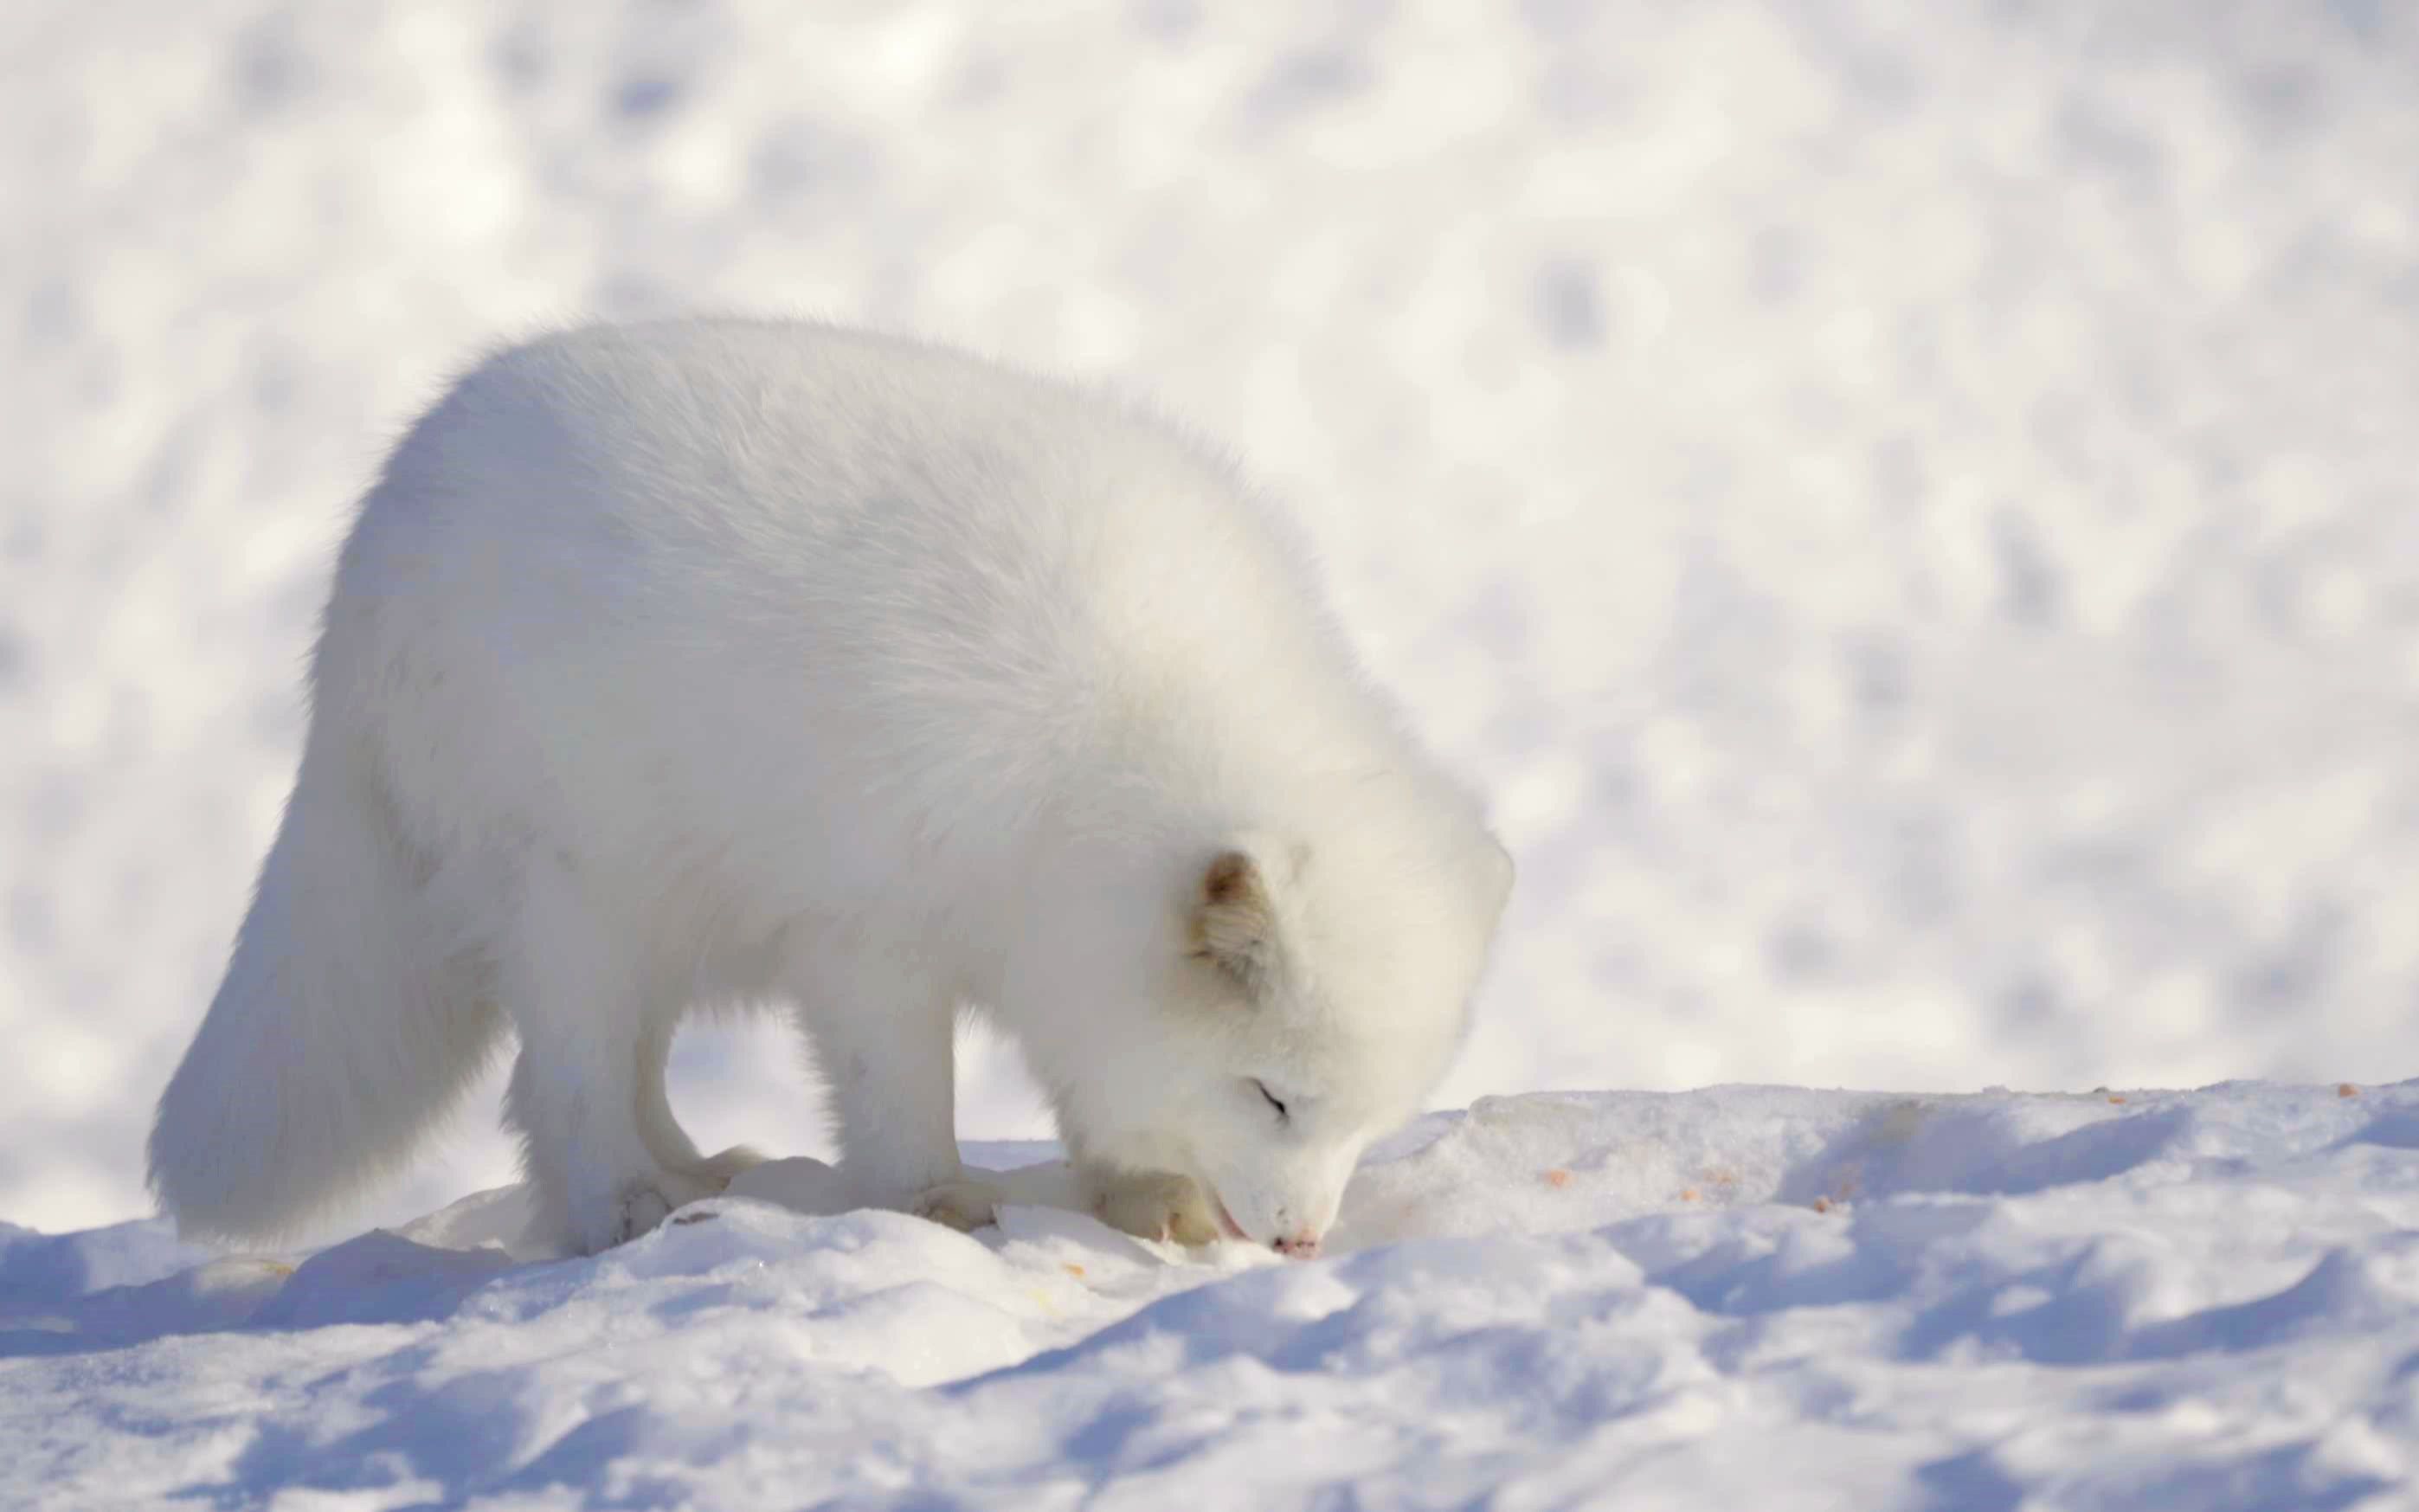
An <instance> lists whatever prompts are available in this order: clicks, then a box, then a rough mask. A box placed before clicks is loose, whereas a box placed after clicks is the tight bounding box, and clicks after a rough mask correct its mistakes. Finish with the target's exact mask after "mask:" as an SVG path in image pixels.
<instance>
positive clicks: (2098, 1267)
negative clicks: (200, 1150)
mask: <svg viewBox="0 0 2419 1512" xmlns="http://www.w3.org/2000/svg"><path fill="white" fill-rule="evenodd" d="M967 1153H968V1158H969V1159H970V1160H972V1161H975V1162H977V1163H978V1164H987V1165H992V1166H994V1168H1001V1169H1006V1168H1011V1167H1013V1168H1015V1169H1016V1171H1017V1174H1015V1175H1013V1176H1011V1177H1010V1178H1009V1180H1010V1181H1011V1184H1012V1186H1013V1187H1014V1189H1015V1190H1017V1191H1018V1192H1019V1193H1020V1195H1022V1196H1046V1195H1047V1194H1048V1192H1049V1191H1050V1189H1051V1186H1052V1180H1053V1177H1054V1176H1055V1167H1054V1166H1053V1165H1050V1164H1049V1163H1050V1161H1051V1160H1052V1157H1053V1153H1054V1152H1053V1151H1052V1150H1051V1149H1050V1148H1049V1147H1047V1146H1040V1145H1019V1146H1007V1145H994V1146H974V1147H970V1148H969V1149H968V1152H967ZM825 1169H826V1168H824V1167H821V1166H819V1165H817V1164H816V1163H814V1162H809V1161H797V1162H781V1163H778V1164H776V1165H768V1166H765V1167H763V1168H762V1169H760V1170H759V1171H758V1172H755V1173H751V1174H750V1175H749V1176H748V1177H747V1178H744V1179H743V1180H742V1183H741V1185H742V1188H743V1189H744V1190H746V1191H747V1192H748V1193H750V1194H751V1195H747V1196H725V1197H722V1198H716V1199H713V1200H711V1201H708V1202H704V1203H701V1204H697V1205H694V1206H692V1207H690V1208H688V1209H686V1210H684V1211H681V1212H680V1213H678V1214H676V1215H675V1216H674V1218H673V1220H672V1221H671V1222H670V1223H669V1224H667V1225H666V1226H665V1227H662V1228H660V1229H658V1230H656V1231H655V1233H653V1234H651V1235H648V1236H646V1237H645V1238H643V1239H640V1240H639V1241H637V1242H633V1243H631V1244H629V1245H626V1246H624V1247H623V1248H621V1249H618V1250H614V1251H612V1252H609V1253H608V1254H606V1255H604V1256H601V1257H595V1258H593V1259H579V1260H545V1259H527V1258H524V1259H517V1260H516V1259H515V1258H514V1257H512V1255H510V1254H508V1253H507V1250H506V1248H505V1247H504V1246H507V1245H509V1244H510V1243H511V1242H513V1240H514V1236H515V1235H516V1232H517V1227H516V1226H517V1224H518V1222H519V1219H520V1216H521V1213H520V1210H519V1206H518V1204H519V1195H518V1193H517V1192H516V1191H515V1190H513V1189H504V1190H501V1191H497V1192H492V1193H487V1194H483V1195H481V1196H476V1197H472V1198H470V1199H469V1200H467V1201H465V1202H462V1203H459V1204H456V1205H455V1206H454V1207H452V1208H449V1209H447V1210H445V1211H441V1212H439V1213H436V1214H433V1215H431V1216H429V1217H427V1218H425V1219H424V1220H422V1221H420V1222H418V1223H416V1224H413V1225H409V1226H407V1227H403V1228H402V1229H400V1230H394V1231H387V1230H379V1231H374V1232H372V1233H369V1234H366V1235H363V1236H361V1237H359V1238H356V1239H353V1240H350V1241H347V1242H344V1243H341V1244H337V1245H334V1246H332V1247H330V1248H326V1249H322V1250H319V1251H317V1252H316V1253H303V1254H296V1255H288V1256H282V1257H216V1258H207V1259H206V1258H205V1257H204V1256H203V1254H202V1253H201V1252H199V1251H196V1250H193V1249H191V1248H189V1247H187V1246H182V1245H179V1244H177V1243H176V1242H174V1241H173V1240H171V1239H169V1238H167V1237H166V1236H165V1235H164V1234H162V1231H161V1227H160V1226H159V1225H158V1224H157V1223H156V1222H150V1221H146V1222H143V1223H137V1224H130V1225H122V1226H118V1227H111V1228H102V1229H96V1230H90V1231H86V1232H82V1233H76V1234H69V1235H61V1236H53V1237H44V1236H35V1235H31V1234H28V1233H24V1232H23V1231H18V1232H14V1233H8V1234H7V1235H5V1237H0V1297H5V1298H7V1299H8V1304H7V1308H6V1310H5V1311H6V1315H5V1316H0V1464H5V1465H7V1466H8V1467H9V1475H10V1484H11V1486H12V1488H14V1489H15V1493H16V1496H17V1497H18V1498H19V1500H16V1501H12V1503H11V1504H12V1505H18V1504H23V1505H25V1506H28V1507H33V1508H43V1507H54V1506H55V1507H76V1506H90V1505H102V1504H106V1505H138V1504H143V1505H147V1504H163V1503H166V1502H170V1501H177V1502H197V1503H199V1504H206V1505H208V1504H216V1505H275V1506H279V1507H285V1506H296V1507H301V1506H343V1507H348V1508H374V1507H375V1508H384V1507H395V1506H406V1505H424V1504H461V1503H463V1502H465V1501H469V1500H472V1499H475V1500H476V1501H477V1502H478V1504H480V1505H482V1506H500V1507H563V1506H617V1507H657V1506H679V1505H702V1506H749V1505H781V1506H802V1507H803V1506H824V1505H848V1506H868V1507H877V1506H888V1507H899V1508H908V1507H932V1506H964V1507H983V1506H1015V1507H1052V1506H1069V1507H1071V1506H1074V1505H1078V1504H1082V1505H1086V1506H1098V1507H1103V1508H1119V1507H1137V1508H1139V1507H1164V1506H1184V1507H1202V1508H1222V1507H1234V1508H1253V1509H1258V1508H1285V1507H1295V1506H1304V1507H1308V1506H1339V1505H1364V1506H1435V1507H1458V1506H1466V1505H1470V1504H1472V1503H1473V1501H1474V1500H1475V1499H1477V1498H1479V1497H1481V1496H1482V1495H1486V1496H1492V1497H1493V1500H1492V1501H1491V1502H1489V1503H1488V1504H1490V1505H1498V1506H1504V1507H1554V1506H1604V1505H1619V1506H1638V1507H1655V1506H1672V1507H1709V1506H1753V1507H1758V1508H1776V1509H1783V1508H1794V1507H1806V1508H1837V1507H1857V1508H1885V1507H1943V1508H1959V1509H1964V1512H1983V1509H1989V1508H1995V1507H2015V1506H2017V1505H2020V1504H2021V1505H2027V1506H2031V1505H2039V1506H2056V1507H2060V1508H2078V1509H2082V1508H2139V1507H2146V1506H2161V1507H2178V1508H2183V1507H2191V1508H2220V1507H2223V1508H2274V1509H2277V1512H2306V1509H2312V1508H2345V1507H2373V1508H2383V1507H2388V1506H2401V1505H2409V1504H2411V1497H2413V1496H2414V1495H2419V1489H2414V1488H2413V1484H2412V1480H2411V1473H2412V1469H2413V1461H2414V1458H2419V1392H2414V1390H2413V1371H2414V1369H2419V1083H2404V1084H2400V1085H2397V1086H2393V1087H2386V1088H2354V1087H2350V1086H2345V1087H2340V1088H2338V1087H2332V1086H2320V1087H2303V1086H2288V1085H2276V1084H2260V1083H2240V1084H2231V1085H2226V1086H2221V1087H2215V1088H2207V1089H2204V1090H2201V1091H2196V1092H2145V1091H2128V1092H2120V1093H2108V1092H2093V1093H2085V1094H2076V1095H2065V1096H2041V1095H2031V1096H2027V1095H2017V1094H2011V1093H2005V1092H1987V1093H1980V1094H1971V1095H1965V1096H1957V1097H1914V1098H1911V1097H1903V1096H1896V1095H1881V1094H1869V1093H1846V1092H1816V1091H1805V1090H1797V1089H1789V1088H1752V1087H1733V1088H1714V1089H1710V1090H1705V1091H1698V1092H1688V1093H1680V1094H1663V1093H1640V1092H1629V1093H1576V1092H1574V1093H1533V1094H1528V1095H1523V1096H1518V1097H1505V1098H1493V1099H1487V1100H1485V1101H1483V1102H1480V1103H1477V1104H1475V1105H1474V1106H1472V1107H1471V1109H1470V1110H1469V1111H1467V1112H1466V1113H1453V1114H1439V1115H1433V1116H1430V1117H1429V1118H1427V1119H1424V1120H1423V1121H1422V1122H1421V1123H1419V1124H1418V1125H1415V1126H1414V1127H1413V1128H1411V1129H1410V1130H1407V1131H1405V1132H1404V1134H1402V1135H1400V1136H1399V1137H1397V1138H1396V1139H1395V1140H1394V1141H1393V1142H1392V1144H1391V1145H1389V1146H1388V1147H1386V1148H1384V1149H1380V1150H1379V1151H1377V1152H1376V1153H1375V1154H1373V1156H1372V1157H1371V1159H1370V1161H1369V1162H1368V1164H1367V1165H1365V1166H1364V1170H1363V1172H1362V1174H1361V1176H1360V1177H1359V1178H1358V1179H1357V1180H1356V1182H1355V1184H1354V1186H1353V1187H1352V1189H1351V1191H1350V1194H1349V1196H1348V1200H1347V1204H1346V1209H1345V1216H1344V1220H1343V1222H1342V1224H1341V1225H1340V1227H1338V1229H1337V1231H1336V1233H1335V1236H1334V1240H1335V1242H1334V1245H1333V1250H1334V1253H1333V1254H1332V1255H1331V1256H1330V1257H1327V1258H1322V1259H1320V1260H1317V1261H1312V1262H1287V1261H1282V1260H1278V1259H1276V1258H1275V1257H1272V1256H1268V1255H1265V1254H1262V1253H1259V1252H1255V1251H1247V1250H1245V1249H1244V1248H1243V1247H1242V1246H1240V1245H1222V1246H1218V1247H1215V1248H1212V1249H1210V1250H1203V1251H1195V1252H1189V1253H1188V1252H1185V1251H1181V1250H1178V1249H1174V1248H1171V1247H1167V1246H1162V1245H1156V1244H1149V1243H1145V1242H1139V1241H1135V1240H1132V1239H1128V1238H1126V1237H1124V1236H1122V1235H1119V1234H1117V1233H1114V1232H1112V1231H1111V1230H1109V1229H1106V1228H1104V1227H1102V1226H1101V1225H1099V1224H1098V1223H1096V1222H1094V1221H1093V1220H1092V1219H1090V1218H1089V1217H1087V1216H1084V1215H1081V1214H1078V1213H1074V1212H1071V1211H1062V1210H1059V1209H1055V1208H1051V1207H1044V1206H1025V1205H1020V1206H1011V1207H1009V1209H1007V1210H1006V1211H1004V1213H1003V1215H1002V1218H1001V1222H1000V1224H999V1226H998V1227H995V1228H989V1229H984V1230H980V1231H978V1232H977V1233H975V1234H973V1235H963V1234H959V1233H955V1232H952V1231H950V1230H948V1229H945V1228H942V1227H938V1226H935V1225H932V1224H929V1223H925V1222H922V1221H920V1220H917V1219H913V1218H909V1217H905V1216H902V1215H900V1214H895V1213H881V1212H868V1211H858V1212H831V1211H828V1204H827V1202H825V1201H824V1200H822V1199H823V1198H824V1196H826V1194H827V1189H826V1188H825V1187H824V1186H823V1185H821V1183H820V1181H819V1178H820V1176H821V1175H823V1174H824V1172H825ZM770 1198H781V1199H787V1200H788V1201H789V1202H790V1203H792V1204H803V1205H804V1206H805V1207H806V1208H807V1209H808V1210H809V1211H797V1210H796V1207H795V1206H784V1205H779V1204H778V1203H777V1202H776V1201H774V1200H768V1199H770ZM819 1209H820V1210H824V1211H820V1212H819V1211H815V1210H819ZM273 1498H282V1499H273ZM1354 1498H1357V1500H1354Z"/></svg>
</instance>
